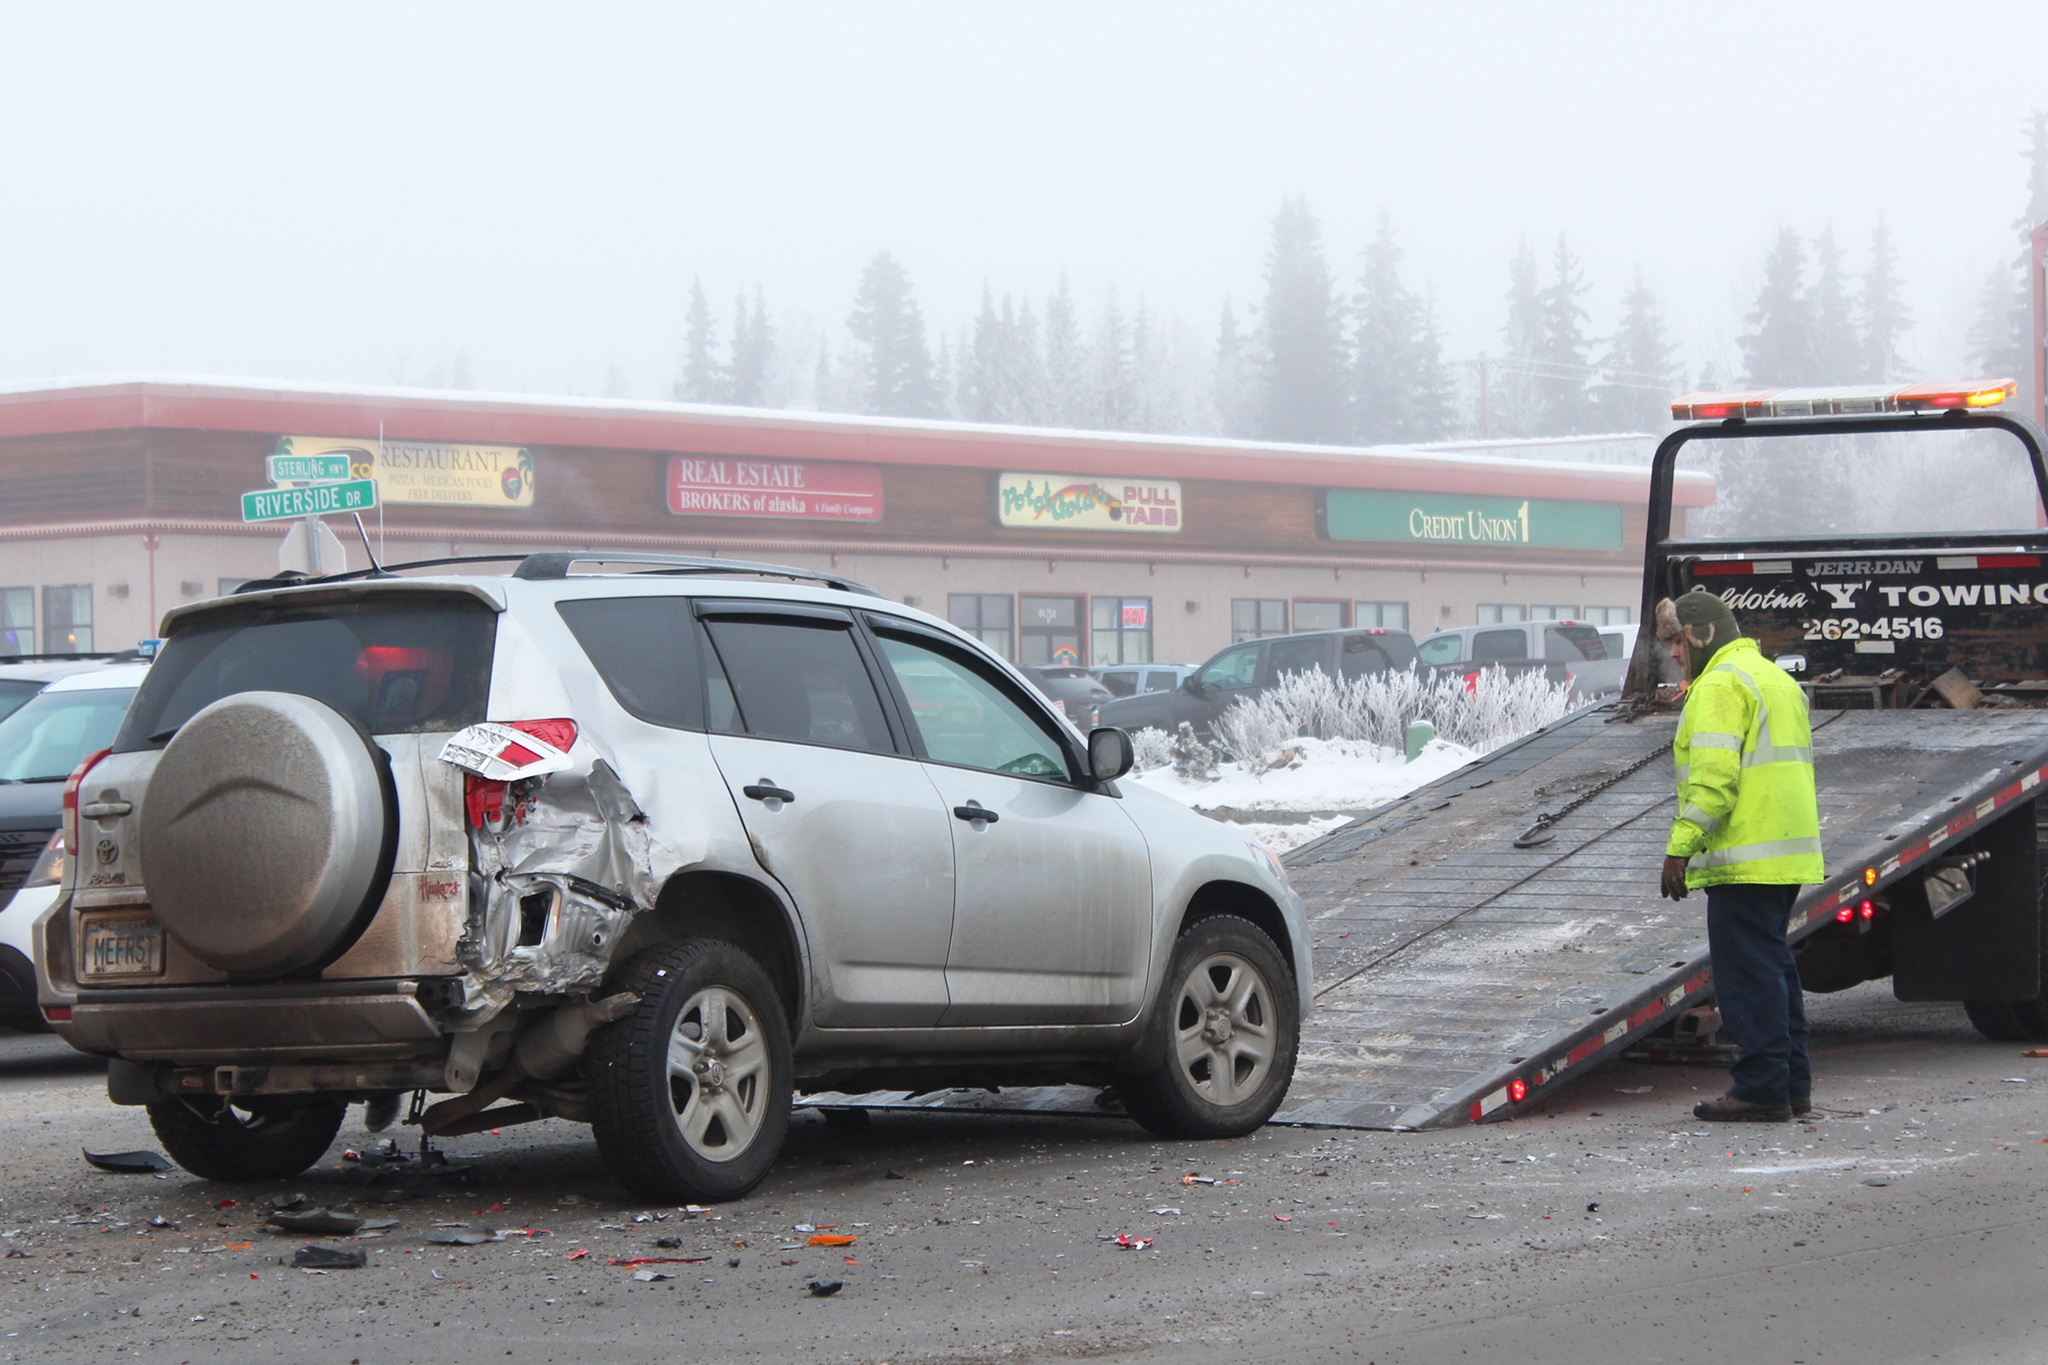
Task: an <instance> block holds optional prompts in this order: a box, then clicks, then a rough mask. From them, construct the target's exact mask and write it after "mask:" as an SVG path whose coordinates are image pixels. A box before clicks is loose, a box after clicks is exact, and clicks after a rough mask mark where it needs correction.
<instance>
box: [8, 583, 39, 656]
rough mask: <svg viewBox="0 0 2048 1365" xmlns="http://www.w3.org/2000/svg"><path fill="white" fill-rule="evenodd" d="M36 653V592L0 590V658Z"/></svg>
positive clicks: (23, 589) (14, 589)
mask: <svg viewBox="0 0 2048 1365" xmlns="http://www.w3.org/2000/svg"><path fill="white" fill-rule="evenodd" d="M35 652H36V590H35V589H34V588H0V658H10V657H12V656H14V655H17V654H33V653H35Z"/></svg>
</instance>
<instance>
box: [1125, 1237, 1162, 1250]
mask: <svg viewBox="0 0 2048 1365" xmlns="http://www.w3.org/2000/svg"><path fill="white" fill-rule="evenodd" d="M1157 1240H1158V1239H1157V1238H1153V1237H1133V1236H1131V1234H1130V1233H1128V1232H1119V1233H1118V1234H1117V1235H1116V1244H1117V1246H1118V1247H1119V1248H1120V1249H1122V1250H1124V1251H1143V1250H1144V1249H1145V1248H1146V1247H1149V1246H1151V1245H1152V1243H1153V1242H1155V1241H1157Z"/></svg>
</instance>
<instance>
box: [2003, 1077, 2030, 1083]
mask: <svg viewBox="0 0 2048 1365" xmlns="http://www.w3.org/2000/svg"><path fill="white" fill-rule="evenodd" d="M2004 1080H2005V1083H2006V1084H2007V1085H2025V1084H2026V1083H2027V1078H2026V1077H2025V1076H2007V1077H2005V1078H2004Z"/></svg>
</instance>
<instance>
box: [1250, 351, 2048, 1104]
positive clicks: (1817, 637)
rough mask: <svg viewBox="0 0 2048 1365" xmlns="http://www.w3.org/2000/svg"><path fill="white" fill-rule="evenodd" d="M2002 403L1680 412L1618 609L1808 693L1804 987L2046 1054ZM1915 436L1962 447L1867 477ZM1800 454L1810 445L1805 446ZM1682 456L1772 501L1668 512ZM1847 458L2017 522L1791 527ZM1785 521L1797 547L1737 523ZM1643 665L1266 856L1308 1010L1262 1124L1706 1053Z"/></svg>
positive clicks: (2036, 710) (2047, 717) (2014, 459)
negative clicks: (1788, 674) (1657, 615)
mask: <svg viewBox="0 0 2048 1365" xmlns="http://www.w3.org/2000/svg"><path fill="white" fill-rule="evenodd" d="M2014 392H2015V385H2014V384H2013V383H2012V382H2011V381H2009V380H1998V381H1989V382H1984V383H1975V384H1928V385H1915V386H1910V387H1904V388H1896V387H1882V388H1839V389H1783V390H1754V391H1744V392H1735V393H1696V394H1689V395H1687V396H1685V397H1683V398H1681V399H1678V400H1677V401H1676V402H1674V403H1673V405H1672V415H1673V417H1674V419H1677V420H1679V421H1681V422H1683V423H1684V425H1681V426H1679V427H1677V428H1676V429H1674V430H1673V431H1672V432H1671V434H1670V435H1669V436H1667V437H1666V438H1665V439H1664V440H1663V442H1662V443H1661V444H1660V445H1659V446H1658V448H1657V452H1656V455H1655V457H1654V459H1653V463H1652V467H1651V480H1650V506H1649V520H1648V533H1647V535H1646V537H1645V545H1644V563H1643V596H1642V614H1641V615H1640V617H1639V618H1638V619H1639V620H1642V621H1649V620H1652V619H1654V617H1653V608H1654V605H1655V603H1656V602H1657V600H1658V599H1660V598H1664V597H1674V598H1675V597H1677V596H1678V595H1679V594H1681V593H1683V592H1685V591H1687V590H1688V589H1690V588H1693V587H1695V586H1703V587H1706V588H1708V589H1709V590H1711V591H1713V592H1715V593H1716V594H1717V595H1719V596H1720V597H1722V598H1723V599H1724V600H1726V601H1727V602H1728V603H1729V604H1730V606H1731V607H1732V608H1733V609H1734V610H1735V613H1736V618H1737V620H1738V621H1739V622H1740V623H1741V625H1742V628H1743V630H1744V632H1745V633H1747V634H1749V635H1752V636H1754V637H1755V638H1756V639H1757V640H1758V642H1759V645H1760V646H1761V648H1762V649H1763V651H1764V653H1765V655H1766V656H1767V657H1775V658H1777V659H1778V661H1779V662H1780V664H1781V665H1782V666H1784V667H1786V668H1787V669H1788V670H1790V671H1792V673H1793V676H1794V677H1795V678H1798V679H1800V680H1801V682H1802V685H1803V686H1804V688H1805V690H1806V691H1807V693H1808V697H1809V703H1810V707H1811V712H1812V720H1813V730H1814V737H1813V745H1814V768H1815V776H1816V782H1817V785H1818V789H1819V797H1820V809H1821V838H1822V844H1823V847H1824V849H1825V856H1826V868H1827V877H1826V880H1825V881H1823V882H1822V883H1821V884H1820V885H1817V886H1812V887H1808V888H1806V890H1805V892H1804V894H1802V895H1801V896H1800V897H1799V899H1798V901H1797V902H1796V904H1795V905H1794V908H1793V910H1792V913H1791V918H1790V921H1789V924H1788V936H1789V938H1790V939H1791V941H1792V942H1793V943H1794V945H1795V947H1796V951H1797V952H1798V954H1799V964H1800V974H1801V977H1802V979H1803V981H1804V984H1805V987H1806V989H1807V990H1808V991H1813V992H1827V991H1837V990H1843V989H1847V988H1848V987H1850V986H1853V985H1856V984H1858V983H1860V982H1863V981H1868V980H1876V979H1881V978H1884V977H1887V976H1888V977H1890V978H1891V981H1892V990H1893V993H1894V994H1895V995H1896V996H1897V997H1898V998H1899V999H1900V1000H1907V1001H1960V1002H1962V1003H1963V1005H1964V1008H1965V1009H1966V1010H1967V1011H1968V1014H1969V1018H1970V1020H1971V1022H1972V1023H1973V1024H1974V1025H1975V1026H1976V1028H1977V1030H1978V1031H1979V1032H1980V1033H1982V1034H1984V1035H1985V1036H1986V1037H1989V1038H1994V1039H1999V1040H2021V1039H2038V1038H2042V1037H2048V996H2044V990H2043V973H2042V957H2043V944H2044V935H2043V932H2042V924H2041V920H2042V897H2041V883H2042V855H2041V851H2040V850H2041V848H2042V844H2041V841H2040V839H2039V836H2038V833H2037V827H2038V825H2039V824H2040V823H2041V822H2042V818H2043V817H2042V814H2041V811H2042V802H2041V801H2040V799H2039V798H2040V796H2041V791H2040V789H2041V785H2042V782H2043V780H2044V779H2048V709H2044V708H2048V531H2044V530H2043V529H2042V526H2043V512H2042V509H2043V508H2044V507H2048V467H2044V465H2043V460H2042V444H2043V442H2042V436H2041V433H2040V432H2039V431H2038V430H2037V429H2036V428H2035V427H2034V426H2033V425H2032V424H2031V423H2029V422H2027V421H2025V420H2024V419H2022V418H2019V417H2017V416H2012V415H2008V414H2007V413H2004V412H2000V411H1998V408H1999V407H2000V406H2001V405H2002V404H2004V403H2005V402H2006V401H2007V400H2009V399H2011V398H2012V397H2013V395H2014ZM1929 441H1939V442H1943V443H1945V444H1944V445H1943V447H1942V448H1943V449H1944V451H1947V450H1949V449H1951V448H1953V449H1955V450H1957V451H1960V452H1962V453H1959V454H1956V455H1955V456H1954V457H1953V459H1952V460H1951V458H1950V457H1949V456H1948V455H1946V454H1944V456H1943V457H1942V458H1943V460H1944V461H1945V463H1942V464H1939V465H1936V466H1934V469H1935V473H1936V478H1935V480H1934V482H1933V484H1932V485H1931V486H1927V487H1925V488H1918V487H1916V486H1915V485H1914V484H1912V483H1910V482H1909V481H1908V480H1907V479H1906V471H1904V470H1901V469H1898V468H1895V467H1894V466H1893V465H1892V464H1890V463H1888V461H1895V460H1897V459H1898V458H1900V452H1908V453H1910V452H1911V451H1912V450H1914V449H1915V448H1916V443H1924V442H1929ZM1959 443H1960V444H1959ZM1988 443H1995V444H1996V446H1997V447H1999V449H1997V450H1996V451H1995V452H1994V451H1993V450H1992V449H1991V448H1990V446H1989V444H1988ZM1815 444H1820V445H1822V446H1823V447H1825V449H1824V451H1823V454H1822V455H1821V456H1820V457H1813V456H1812V455H1811V451H1810V449H1809V450H1807V451H1804V452H1802V451H1800V450H1799V449H1798V447H1800V446H1802V445H1803V446H1805V447H1809V448H1810V447H1812V446H1813V445H1815ZM1701 454H1705V455H1707V456H1709V457H1710V458H1709V461H1708V462H1709V463H1711V464H1714V465H1715V466H1716V467H1717V472H1718V473H1719V474H1720V475H1721V476H1722V482H1721V488H1722V490H1723V491H1724V492H1726V491H1727V490H1728V489H1729V488H1732V487H1738V486H1744V487H1749V488H1751V489H1756V488H1764V489H1766V490H1767V492H1766V494H1765V496H1764V497H1763V498H1761V499H1758V500H1756V502H1755V510H1756V512H1757V515H1756V516H1755V517H1753V518H1750V519H1748V520H1746V521H1745V520H1744V519H1742V518H1735V519H1734V520H1735V522H1736V524H1735V525H1734V527H1733V528H1732V533H1729V534H1723V535H1719V536H1710V535H1707V534H1704V533H1696V532H1694V531H1690V530H1688V529H1687V528H1686V527H1685V526H1683V525H1681V524H1679V522H1678V521H1676V520H1675V519H1674V513H1673V506H1672V503H1673V499H1672V489H1673V485H1674V479H1675V478H1676V477H1677V473H1678V469H1679V466H1680V462H1681V458H1682V457H1686V456H1693V457H1697V456H1699V455H1701ZM1844 459H1849V460H1857V461H1861V466H1860V468H1861V473H1860V475H1859V476H1860V477H1866V478H1867V477H1876V478H1878V479H1882V480H1885V481H1887V482H1888V483H1890V484H1891V485H1892V486H1893V488H1894V490H1896V491H1897V492H1898V493H1899V494H1900V496H1898V497H1897V498H1895V499H1894V502H1895V504H1896V505H1899V506H1902V507H1904V508H1906V509H1909V510H1911V511H1914V512H1917V513H1919V514H1920V515H1921V518H1922V519H1921V520H1920V522H1919V524H1921V525H1928V524H1937V525H1938V524H1940V523H1942V522H1944V521H1946V522H1950V523H1954V522H1956V521H1957V520H1958V519H1959V516H1958V508H1959V507H1960V506H1962V505H1963V504H1966V503H1968V502H1970V501H1971V499H1972V498H1974V499H1975V501H1976V502H1977V503H1978V504H1979V505H1983V504H1986V503H1987V502H1989V503H1990V504H1992V505H1993V506H1994V507H1995V509H1996V511H1997V513H1998V515H1995V516H1992V517H1991V518H1989V520H1991V522H1992V524H1994V525H1997V524H2001V523H2003V524H2011V523H2021V524H2022V525H2021V526H2020V528H2019V529H2011V530H2004V529H2001V530H1983V531H1980V530H1953V529H1950V530H1940V531H1933V532H1920V533H1904V534H1898V533H1892V532H1890V531H1885V532H1883V533H1878V532H1876V531H1873V530H1870V529H1868V528H1867V527H1865V528H1857V527H1851V528H1849V529H1842V530H1827V529H1825V528H1824V525H1823V524H1822V523H1825V522H1826V521H1828V520H1829V519H1831V518H1832V517H1836V516H1838V515H1839V512H1840V509H1839V508H1834V509H1826V508H1823V509H1821V511H1820V512H1818V513H1814V514H1812V515H1810V516H1809V517H1808V519H1807V520H1808V523H1809V524H1808V525H1805V526H1801V525H1799V524H1798V518H1797V516H1795V515H1792V514H1790V513H1788V510H1787V509H1786V507H1785V506H1783V505H1782V504H1783V503H1784V502H1785V501H1786V500H1787V499H1786V497H1785V496H1784V495H1785V494H1786V493H1787V492H1791V493H1795V494H1796V493H1798V492H1801V491H1805V492H1815V491H1818V492H1821V493H1825V492H1826V491H1827V489H1828V488H1829V487H1831V486H1838V485H1839V484H1840V483H1841V481H1842V476H1841V474H1840V472H1839V471H1840V469H1841V462H1842V461H1843V460H1844ZM1830 461H1832V462H1833V463H1829V462H1830ZM1758 462H1761V464H1759V463H1758ZM1920 464H1921V465H1922V466H1924V465H1925V464H1926V461H1925V460H1922V461H1920ZM1830 470H1834V471H1836V472H1835V473H1834V474H1832V475H1831V474H1830V472H1829V471H1830ZM1759 472H1761V478H1760V479H1759ZM1922 472H1923V473H1924V472H1925V471H1924V470H1923V471H1922ZM1745 478H1746V480H1747V482H1746V483H1745V481H1744V480H1745ZM1999 480H2003V483H2000V482H1999ZM1880 491H1882V490H1880ZM1987 495H1988V496H1987ZM1792 500H1793V501H1796V498H1794V499H1792ZM2029 502H2031V503H2032V506H2031V507H2029V506H2028V503H2029ZM1766 514H1768V515H1766ZM1723 520H1724V521H1726V520H1730V518H1727V517H1724V518H1723ZM1788 520H1789V521H1790V522H1791V523H1792V529H1793V531H1794V533H1793V534H1782V535H1778V534H1774V535H1764V534H1758V533H1756V532H1757V528H1758V527H1760V526H1761V527H1763V528H1764V529H1773V530H1776V529H1784V528H1785V526H1786V524H1787V522H1788ZM1772 521H1775V522H1776V523H1777V524H1776V525H1775V526H1773V525H1770V523H1771V522H1772ZM1726 529H1727V528H1724V530H1726ZM1659 662H1660V659H1659V649H1658V641H1657V640H1656V639H1655V638H1654V637H1653V635H1652V634H1651V633H1650V632H1648V631H1644V632H1643V633H1642V635H1641V638H1640V640H1639V642H1638V645H1637V648H1636V651H1635V654H1634V656H1633V658H1632V659H1631V661H1630V667H1629V674H1628V681H1627V685H1626V687H1625V688H1624V691H1623V694H1622V696H1621V698H1620V699H1619V700H1617V701H1614V702H1612V703H1610V704H1607V705H1600V706H1592V707H1586V708H1582V709H1580V710H1578V711H1575V712H1573V713H1572V714H1570V715H1568V716H1566V717H1565V718H1564V719H1562V720H1560V721H1558V722H1556V723H1554V724H1552V725H1550V726H1547V727H1545V728H1544V729H1542V730H1539V731H1537V732H1536V733H1534V734H1532V735H1529V736H1528V737H1526V738H1524V739H1522V740H1521V741H1519V742H1517V743H1514V744H1511V745H1509V746H1507V747H1505V748H1502V749H1499V750H1496V751H1494V752H1493V753H1491V754H1488V755H1487V756H1485V757H1484V758H1481V759H1479V760H1477V761H1475V762H1474V763H1472V764H1469V765H1468V766H1466V767H1465V768H1463V769H1461V770H1459V771H1458V772H1456V773H1453V774H1451V775H1449V776H1447V777H1445V778H1443V779H1441V780H1439V781H1437V782H1434V783H1432V784H1430V785H1428V786H1425V787H1422V788H1420V789H1418V790H1416V791H1415V792H1413V793H1411V794H1410V795H1409V796H1407V797H1406V798H1405V799H1403V800H1401V801H1398V802H1396V803H1394V804H1392V805H1390V806H1387V807H1383V808H1381V809H1380V810H1378V811H1375V812H1374V813H1372V814H1371V815H1370V816H1367V817H1365V818H1362V819H1359V820H1356V821H1354V822H1352V823H1351V824H1349V825H1346V826H1344V827H1342V828H1340V829H1338V830H1335V831H1333V832H1332V833H1330V834H1328V835H1326V836H1324V837H1323V838H1322V839H1320V840H1318V841H1316V842H1314V843H1311V844H1307V845H1305V846H1303V847H1301V848H1299V849H1297V850H1295V851H1294V852H1293V853H1291V854H1290V855H1289V856H1288V857H1287V859H1286V862H1287V864H1288V866H1289V869H1290V873H1291V875H1292V877H1293V880H1294V884H1295V887H1296V889H1297V890H1299V891H1300V892H1301V894H1302V896H1303V897H1304V898H1305V899H1306V900H1307V902H1308V904H1309V907H1310V912H1311V915H1312V917H1313V918H1312V923H1313V925H1314V932H1315V939H1314V945H1313V946H1314V954H1315V963H1316V976H1317V981H1316V1001H1317V1003H1316V1008H1315V1010H1314V1011H1313V1012H1312V1014H1311V1015H1310V1017H1309V1018H1308V1019H1307V1020H1306V1021H1305V1022H1304V1025H1303V1030H1302V1042H1301V1060H1300V1065H1299V1068H1298V1070H1297V1072H1296V1078H1295V1082H1294V1087H1293V1090H1292V1092H1291V1093H1290V1095H1289V1098H1288V1101H1287V1103H1286V1105H1285V1106H1284V1107H1283V1109H1282V1111H1281V1113H1280V1114H1279V1115H1278V1121H1281V1122H1288V1121H1292V1122H1297V1123H1312V1124H1323V1125H1330V1126H1342V1127H1365V1128H1395V1129H1415V1128H1432V1127H1443V1126H1449V1125H1455V1124H1461V1123H1474V1122H1488V1121H1495V1120H1500V1119H1506V1118H1510V1117H1512V1116H1514V1115H1515V1114H1516V1113H1518V1112H1520V1111H1522V1110H1524V1109H1526V1108H1527V1107H1528V1106H1530V1105H1533V1104H1536V1103H1538V1102H1539V1101H1541V1100H1543V1099H1545V1098H1546V1097H1548V1096H1550V1095H1551V1094H1553V1093H1554V1092H1555V1091H1557V1090H1558V1089H1559V1088H1560V1087H1562V1086H1565V1085H1568V1084H1570V1083H1571V1082H1572V1081H1574V1080H1576V1079H1578V1078H1580V1077H1582V1076H1583V1075H1585V1074H1586V1073H1587V1072H1588V1071H1590V1070H1591V1069H1592V1068H1594V1067H1597V1066H1599V1065H1600V1064H1601V1063H1602V1062H1603V1061H1605V1060H1606V1059H1608V1058H1609V1057H1611V1056H1613V1055H1615V1054H1616V1053H1619V1052H1621V1051H1622V1050H1624V1049H1627V1048H1631V1047H1635V1046H1638V1045H1642V1044H1644V1043H1645V1042H1646V1041H1649V1042H1654V1041H1657V1040H1659V1039H1661V1040H1663V1041H1664V1042H1666V1043H1667V1044H1671V1045H1673V1046H1675V1045H1677V1043H1683V1042H1684V1041H1686V1040H1685V1039H1683V1038H1680V1039H1678V1040H1677V1043H1673V1039H1674V1035H1678V1034H1682V1033H1684V1032H1686V1028H1685V1026H1686V1025H1688V1024H1691V1025H1692V1026H1693V1027H1692V1030H1691V1032H1692V1033H1693V1034H1694V1035H1695V1036H1694V1037H1693V1038H1692V1040H1691V1041H1694V1042H1698V1041H1700V1040H1699V1038H1698V1037H1697V1034H1698V1033H1699V1032H1700V1028H1699V1025H1700V1023H1701V1021H1702V1020H1710V1019H1711V1016H1710V1015H1707V1014H1704V1013H1703V1012H1702V1007H1704V1006H1707V1005H1708V1004H1710V1002H1711V1000H1712V996H1713V991H1714V977H1713V970H1712V966H1711V964H1710V962H1709V960H1708V956H1707V949H1706V925H1705V913H1704V910H1703V908H1702V906H1701V902H1700V901H1699V899H1697V898H1694V899H1691V900H1688V901H1684V902H1671V901H1665V900H1661V899H1660V898H1659V896H1658V891H1657V885H1658V867H1659V864H1660V862H1661V860H1662V857H1663V852H1664V846H1665V840H1666V837H1667V835H1668V833H1669V830H1670V824H1671V817H1672V814H1673V811H1674V802H1675V793H1674V785H1675V784H1674V781H1673V773H1672V766H1671V757H1670V750H1671V742H1672V738H1673V736H1674V734H1675V732H1676V730H1677V726H1678V718H1679V711H1680V709H1681V705H1682V696H1681V693H1680V689H1679V688H1677V687H1674V686H1671V685H1669V684H1666V683H1662V682H1660V680H1659V667H1658V665H1659ZM1824 1079H1825V1078H1823V1080H1824Z"/></svg>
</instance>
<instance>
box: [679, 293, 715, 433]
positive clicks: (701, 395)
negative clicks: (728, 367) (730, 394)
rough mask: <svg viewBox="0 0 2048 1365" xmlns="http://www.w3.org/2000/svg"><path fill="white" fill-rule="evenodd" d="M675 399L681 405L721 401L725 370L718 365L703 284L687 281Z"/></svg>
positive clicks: (713, 325)
mask: <svg viewBox="0 0 2048 1365" xmlns="http://www.w3.org/2000/svg"><path fill="white" fill-rule="evenodd" d="M676 397H677V398H680V399H681V400H683V401H684V402H685V403H721V402H724V401H725V367H724V366H723V365H721V364H719V362H718V332H717V323H716V322H714V321H713V320H712V317H711V303H710V301H709V300H708V299H706V298H705V297H704V282H703V281H702V280H701V279H692V280H691V281H690V316H689V320H688V322H687V323H686V324H685V328H684V332H683V377H682V378H681V379H680V380H678V381H677V382H676Z"/></svg>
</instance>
